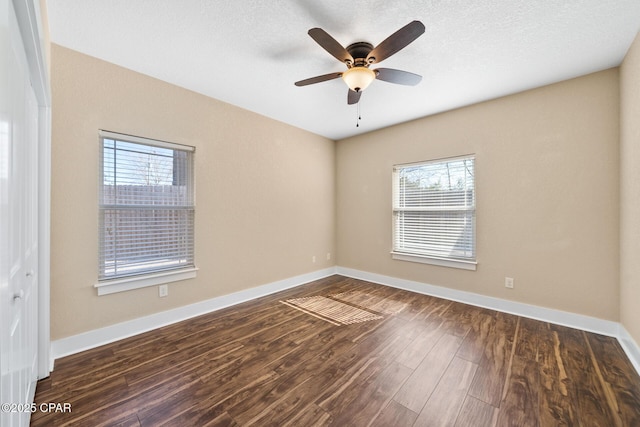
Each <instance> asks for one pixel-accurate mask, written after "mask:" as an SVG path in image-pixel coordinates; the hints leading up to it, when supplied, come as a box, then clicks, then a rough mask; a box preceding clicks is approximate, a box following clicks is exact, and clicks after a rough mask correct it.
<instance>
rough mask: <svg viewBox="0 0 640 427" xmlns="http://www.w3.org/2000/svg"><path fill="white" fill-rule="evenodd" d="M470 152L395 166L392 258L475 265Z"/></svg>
mask: <svg viewBox="0 0 640 427" xmlns="http://www.w3.org/2000/svg"><path fill="white" fill-rule="evenodd" d="M474 163H475V159H474V157H473V156H466V157H457V158H451V159H444V160H436V161H430V162H424V163H416V164H408V165H397V166H395V167H394V169H393V220H394V227H393V251H392V256H393V258H394V259H399V260H404V261H415V262H423V263H428V264H437V265H444V266H448V267H457V268H464V269H468V270H475V268H476V250H475V246H476V245H475V240H476V238H475V234H476V233H475V213H476V196H475V180H474V173H475V172H474Z"/></svg>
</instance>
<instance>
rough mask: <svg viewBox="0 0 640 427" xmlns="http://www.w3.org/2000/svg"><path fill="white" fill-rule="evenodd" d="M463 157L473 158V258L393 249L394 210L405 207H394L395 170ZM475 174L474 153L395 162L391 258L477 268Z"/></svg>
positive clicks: (394, 193) (393, 196) (392, 191)
mask: <svg viewBox="0 0 640 427" xmlns="http://www.w3.org/2000/svg"><path fill="white" fill-rule="evenodd" d="M465 159H472V160H473V173H474V181H473V192H474V206H473V224H474V225H473V245H474V258H473V259H461V258H453V257H451V258H449V257H439V256H436V255H426V254H418V253H412V252H402V251H398V250H396V249H395V241H396V233H397V230H396V212H399V211H404V210H405V209H401V208H398V207H396V196H397V191H398V186H399V183H398V174H397V170H398V169H402V168H407V167H412V166H424V165H429V164H434V163H447V162H453V161H457V160H465ZM475 174H476V155H475V154H466V155H462V156H454V157H444V158H439V159H433V160H426V161H421V162H412V163H400V164H395V165H393V171H392V177H393V178H392V189H391V193H392V194H391V217H392V218H391V221H392V226H391V230H392V237H391V239H392V240H391V245H392V249H391V251H390V255H391V258H392V259H394V260H398V261H409V262H416V263H422V264H431V265H437V266H442V267H451V268H458V269H463V270H471V271H475V270H476V269H477V265H478V262H477V252H476V248H477V245H476V236H477V234H476V210H477V207H476V203H475V195H476V180H475Z"/></svg>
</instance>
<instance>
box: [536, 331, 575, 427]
mask: <svg viewBox="0 0 640 427" xmlns="http://www.w3.org/2000/svg"><path fill="white" fill-rule="evenodd" d="M538 332H539V334H540V338H539V340H538V360H539V369H540V389H539V394H538V396H539V405H540V414H539V417H540V425H542V426H547V425H558V426H573V425H578V422H577V418H576V413H577V409H576V406H575V404H576V399H577V398H578V396H576V395H575V393H574V392H573V388H572V387H571V384H570V381H569V377H568V375H567V369H566V367H565V361H564V359H563V355H562V353H561V351H560V337H559V335H558V331H554V330H552V329H551V327H550V325H549V324H548V323H545V324H542V325H541V327H540V328H539V330H538Z"/></svg>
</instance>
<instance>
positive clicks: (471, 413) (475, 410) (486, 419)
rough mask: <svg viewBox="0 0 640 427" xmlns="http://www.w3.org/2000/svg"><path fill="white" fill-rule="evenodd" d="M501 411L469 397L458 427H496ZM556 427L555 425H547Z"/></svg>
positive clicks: (459, 417) (459, 418) (458, 421)
mask: <svg viewBox="0 0 640 427" xmlns="http://www.w3.org/2000/svg"><path fill="white" fill-rule="evenodd" d="M498 413H499V410H498V408H496V407H495V406H492V405H489V404H488V403H486V402H483V401H482V400H479V399H476V398H475V397H473V396H469V395H467V398H466V399H465V401H464V404H463V405H462V409H460V414H459V415H458V419H457V420H456V424H455V426H456V427H469V426H473V427H493V426H495V425H496V422H497V419H498ZM547 425H549V426H554V425H555V424H547Z"/></svg>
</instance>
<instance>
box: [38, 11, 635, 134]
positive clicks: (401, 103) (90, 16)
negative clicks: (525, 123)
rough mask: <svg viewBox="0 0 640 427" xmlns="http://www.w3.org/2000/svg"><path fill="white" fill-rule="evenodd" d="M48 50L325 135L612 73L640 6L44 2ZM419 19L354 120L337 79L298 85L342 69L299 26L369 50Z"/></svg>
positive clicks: (631, 35) (371, 127)
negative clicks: (405, 77) (62, 50)
mask: <svg viewBox="0 0 640 427" xmlns="http://www.w3.org/2000/svg"><path fill="white" fill-rule="evenodd" d="M47 4H48V9H49V19H50V29H51V39H52V41H53V42H54V43H57V44H59V45H62V46H66V47H68V48H71V49H74V50H77V51H80V52H83V53H85V54H88V55H91V56H95V57H98V58H101V59H104V60H106V61H109V62H112V63H114V64H118V65H121V66H123V67H126V68H129V69H132V70H135V71H138V72H141V73H144V74H147V75H149V76H153V77H156V78H158V79H161V80H164V81H167V82H170V83H174V84H176V85H179V86H182V87H184V88H187V89H190V90H193V91H196V92H199V93H202V94H205V95H208V96H210V97H213V98H216V99H220V100H222V101H225V102H228V103H230V104H234V105H237V106H239V107H242V108H245V109H247V110H251V111H254V112H257V113H260V114H262V115H265V116H268V117H271V118H273V119H276V120H279V121H282V122H285V123H289V124H291V125H293V126H297V127H300V128H303V129H306V130H308V131H310V132H313V133H316V134H320V135H324V136H326V137H328V138H331V139H336V140H337V139H342V138H344V137H348V136H351V135H356V134H359V133H364V132H369V131H371V130H374V129H379V128H382V127H386V126H390V125H393V124H397V123H401V122H405V121H408V120H412V119H415V118H419V117H424V116H427V115H430V114H435V113H438V112H442V111H446V110H450V109H453V108H457V107H461V106H464V105H469V104H473V103H476V102H480V101H484V100H488V99H492V98H496V97H499V96H503V95H507V94H511V93H515V92H520V91H523V90H526V89H531V88H534V87H538V86H543V85H546V84H549V83H553V82H557V81H561V80H566V79H568V78H572V77H577V76H580V75H584V74H588V73H592V72H595V71H600V70H604V69H607V68H611V67H614V66H617V65H619V64H620V63H621V61H622V59H623V58H624V55H625V53H626V52H627V49H628V48H629V46H630V45H631V42H632V41H633V39H634V37H635V35H636V34H637V32H638V30H639V29H640V0H537V1H536V0H479V1H477V0H475V1H474V0H431V1H425V0H420V1H418V0H407V1H396V2H393V1H389V0H384V1H381V0H368V1H366V0H350V1H348V2H345V1H339V0H327V1H322V2H321V1H318V0H297V1H294V0H273V1H263V0H236V1H233V0H227V1H222V0H108V1H105V0H48V3H47ZM414 19H417V20H420V21H422V22H423V23H424V25H425V27H426V32H425V33H424V34H423V35H422V36H421V37H419V38H418V39H417V40H416V41H415V42H413V43H412V44H410V45H409V46H407V47H406V48H405V49H404V50H401V51H400V52H398V53H397V54H395V55H394V56H392V57H391V58H388V59H387V60H385V61H384V62H382V64H381V65H380V66H381V67H388V68H397V69H401V70H406V71H410V72H413V73H416V74H420V75H422V76H423V79H422V82H421V83H420V84H419V85H418V86H415V87H407V86H399V85H394V84H390V83H386V82H382V81H374V82H373V83H372V84H371V86H370V87H369V88H367V89H366V90H365V91H364V92H363V94H362V98H361V102H360V107H361V114H362V121H361V122H360V127H358V128H356V107H355V106H348V105H347V102H346V98H347V88H346V86H345V84H344V82H342V80H340V79H337V80H332V81H328V82H323V83H319V84H316V85H312V86H306V87H296V86H294V84H293V83H294V82H295V81H298V80H302V79H305V78H308V77H313V76H316V75H319V74H327V73H332V72H340V71H343V70H344V69H345V67H344V65H342V64H341V63H340V62H338V61H337V60H336V59H335V58H333V57H332V56H331V55H329V54H328V53H327V52H326V51H324V50H323V49H322V48H321V47H320V46H319V45H317V44H316V43H315V42H314V41H313V39H311V37H309V36H308V35H307V31H308V30H309V29H310V28H313V27H320V28H322V29H324V30H325V31H327V32H328V33H329V34H331V35H332V36H333V37H334V38H335V39H336V40H337V41H338V42H340V43H341V44H342V45H343V46H347V45H348V44H350V43H353V42H356V41H367V42H370V43H372V44H373V45H374V46H375V45H377V44H378V43H380V42H381V41H382V40H384V39H385V38H386V37H388V36H389V35H390V34H392V33H393V32H395V31H396V30H398V29H399V28H400V27H402V26H404V25H405V24H407V23H409V22H410V21H412V20H414Z"/></svg>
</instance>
